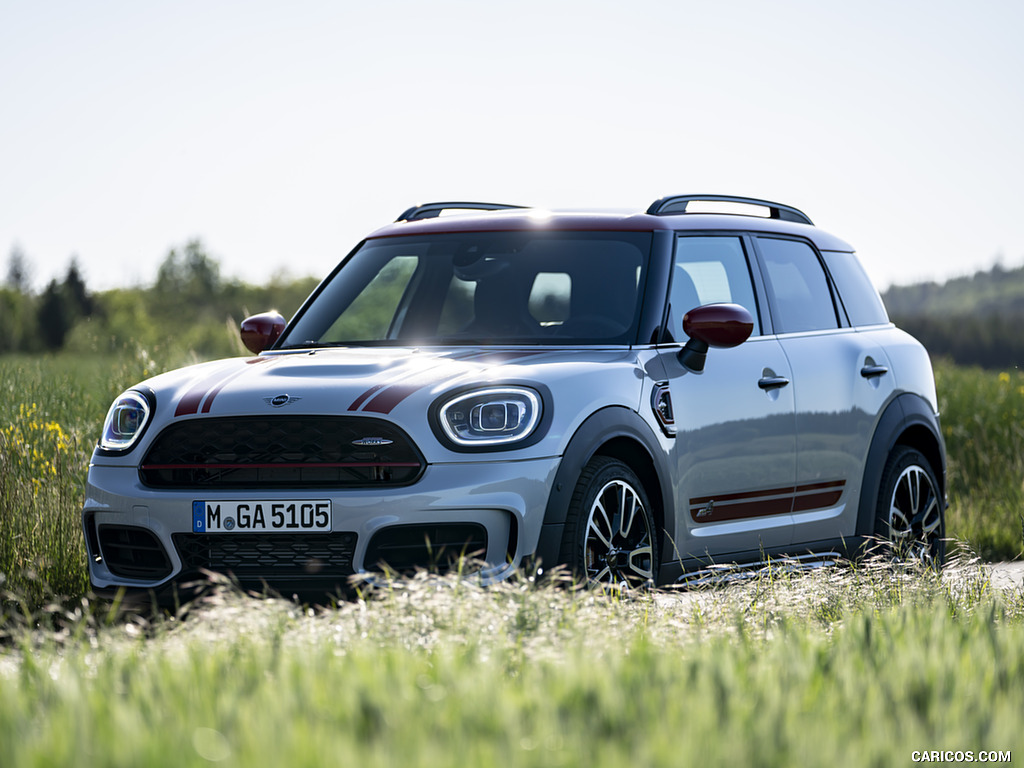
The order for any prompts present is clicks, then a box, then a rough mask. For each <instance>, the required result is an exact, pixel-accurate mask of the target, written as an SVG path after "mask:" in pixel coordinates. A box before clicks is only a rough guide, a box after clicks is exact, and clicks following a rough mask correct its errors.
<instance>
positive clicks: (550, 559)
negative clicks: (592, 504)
mask: <svg viewBox="0 0 1024 768" xmlns="http://www.w3.org/2000/svg"><path fill="white" fill-rule="evenodd" d="M595 456H608V457H610V458H614V459H618V460H619V461H621V462H623V463H624V464H626V465H628V466H629V467H630V469H632V470H633V471H634V472H635V473H636V475H637V477H638V478H639V479H640V482H641V483H643V485H644V490H645V491H646V492H647V498H648V500H649V501H650V503H651V512H652V513H653V515H654V523H655V526H656V527H657V528H658V530H659V531H660V534H659V537H660V540H659V542H658V543H659V545H660V546H659V549H658V551H659V552H664V551H665V550H664V546H663V544H664V538H665V531H666V530H674V525H675V510H674V505H673V504H672V503H671V498H672V496H671V493H672V490H671V485H670V484H669V477H670V474H669V471H668V461H667V457H666V455H665V452H664V451H663V450H662V449H661V448H660V446H659V444H658V438H657V436H656V435H655V434H654V431H653V430H652V429H651V427H650V426H649V425H648V424H647V422H645V421H644V420H643V419H642V418H641V417H640V416H639V414H637V413H636V412H635V411H633V410H630V409H629V408H625V407H623V406H609V407H607V408H602V409H601V410H599V411H596V412H595V413H593V414H592V415H591V416H589V417H588V418H587V419H586V420H585V421H584V422H583V424H582V425H580V427H579V429H577V430H576V433H575V434H574V435H573V436H572V439H570V441H569V444H568V445H567V447H566V450H565V453H564V454H563V456H562V461H561V463H560V464H559V466H558V471H557V472H556V474H555V482H554V484H553V486H552V489H551V495H550V496H549V497H548V503H547V507H546V508H545V510H544V524H543V526H542V528H541V535H540V540H539V542H538V545H537V551H536V556H537V558H538V559H539V560H540V561H541V562H542V563H548V564H549V565H550V564H556V563H558V553H559V549H560V548H561V542H562V531H563V528H564V526H565V519H566V514H567V513H568V511H569V503H570V502H571V500H572V496H573V492H574V491H575V489H576V483H577V482H578V480H579V476H580V473H581V472H582V471H583V468H584V467H585V466H586V465H587V464H588V463H589V462H590V460H591V459H593V458H594V457H595ZM670 526H673V527H670Z"/></svg>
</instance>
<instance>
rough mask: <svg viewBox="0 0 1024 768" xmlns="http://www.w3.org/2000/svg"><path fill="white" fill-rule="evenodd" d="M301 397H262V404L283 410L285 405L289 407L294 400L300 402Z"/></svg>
mask: <svg viewBox="0 0 1024 768" xmlns="http://www.w3.org/2000/svg"><path fill="white" fill-rule="evenodd" d="M301 399H302V398H301V397H293V396H291V395H277V396H275V397H264V398H263V402H265V403H266V404H267V405H272V406H273V407H274V408H283V407H284V406H286V405H291V404H292V403H294V402H295V401H296V400H301Z"/></svg>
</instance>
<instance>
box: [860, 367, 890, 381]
mask: <svg viewBox="0 0 1024 768" xmlns="http://www.w3.org/2000/svg"><path fill="white" fill-rule="evenodd" d="M888 372H889V369H888V368H887V367H886V366H884V365H865V366H864V367H863V368H861V369H860V375H861V376H863V377H864V378H865V379H873V378H875V377H876V376H885V374H887V373H888Z"/></svg>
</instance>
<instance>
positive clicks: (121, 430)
mask: <svg viewBox="0 0 1024 768" xmlns="http://www.w3.org/2000/svg"><path fill="white" fill-rule="evenodd" d="M151 414H152V407H151V406H150V403H149V399H148V398H147V397H146V396H145V395H144V394H142V393H141V392H137V391H135V390H129V391H127V392H125V393H124V394H123V395H121V396H120V397H118V398H117V400H115V401H114V404H113V405H112V406H110V410H109V411H107V418H106V420H104V422H103V435H102V437H100V448H102V449H103V450H105V451H127V450H128V449H129V448H131V447H132V446H133V445H134V444H135V441H136V440H138V439H139V436H140V435H141V434H142V432H143V430H145V428H146V425H147V424H149V417H150V415H151Z"/></svg>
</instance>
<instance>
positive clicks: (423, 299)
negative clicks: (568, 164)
mask: <svg viewBox="0 0 1024 768" xmlns="http://www.w3.org/2000/svg"><path fill="white" fill-rule="evenodd" d="M442 213H444V214H445V215H443V216H442V215H440V214H442ZM450 214H454V215H450ZM241 334H242V339H243V341H244V342H245V344H246V346H247V347H248V348H249V349H251V350H252V351H253V352H254V353H255V356H254V357H249V358H239V359H230V360H221V361H217V362H209V363H203V364H200V365H195V366H192V367H189V368H185V369H182V370H178V371H174V372H171V373H166V374H163V375H160V376H157V377H155V378H152V379H150V380H148V381H145V382H142V383H140V384H138V385H137V386H134V387H132V388H131V389H129V390H128V391H126V392H124V394H122V395H121V396H120V397H118V398H117V400H116V401H115V402H114V403H113V405H112V406H111V408H110V411H109V413H108V414H107V417H106V421H105V423H104V425H103V431H102V435H101V437H100V440H99V444H98V446H97V447H96V449H95V452H94V454H93V458H92V462H91V465H90V470H89V477H88V486H87V493H86V500H85V506H84V510H83V518H82V522H83V528H84V533H85V541H86V545H87V549H88V555H89V575H90V578H91V581H92V584H93V587H94V588H95V590H96V591H97V592H98V593H99V594H112V593H114V592H115V591H117V590H118V589H120V588H125V589H128V590H129V591H139V592H142V593H150V592H152V593H155V594H157V595H166V594H168V593H169V592H170V591H173V589H174V588H175V586H176V585H181V584H184V583H187V582H190V581H195V580H196V579H197V578H198V577H200V575H201V574H205V573H210V572H215V573H222V574H226V575H229V576H230V577H232V578H234V579H237V580H238V581H239V582H240V583H241V584H243V585H246V586H254V587H256V588H261V587H266V588H269V589H272V590H275V591H277V592H279V593H282V594H296V593H305V592H309V591H325V590H326V591H328V592H329V591H332V590H335V589H338V588H341V587H344V586H345V585H346V584H347V583H348V582H349V580H350V579H351V578H352V577H360V576H361V575H364V574H372V573H374V572H377V571H379V570H382V569H390V570H392V571H396V572H409V571H411V570H415V569H418V568H425V569H430V568H437V569H445V568H450V567H452V566H453V563H456V562H459V563H460V565H459V567H463V565H462V564H463V563H464V562H465V560H463V559H462V558H464V557H465V558H471V559H472V560H473V562H475V563H476V566H475V567H476V569H477V570H476V571H475V573H476V574H477V576H478V577H479V578H481V579H482V580H484V581H485V582H493V581H496V580H500V579H504V578H506V577H508V576H509V575H511V574H513V573H514V572H516V570H517V569H519V568H520V567H521V565H523V564H524V563H533V564H536V563H541V564H542V565H543V566H545V567H551V566H554V565H564V566H566V567H567V568H569V569H571V570H572V572H574V573H576V574H577V575H578V576H579V577H580V578H581V579H585V580H589V581H593V582H605V583H608V584H615V585H634V584H648V583H654V584H664V583H673V582H676V581H678V580H680V579H682V578H686V575H687V574H692V573H694V572H699V571H700V570H701V569H704V568H706V567H707V566H708V565H709V564H712V563H741V564H742V563H756V562H760V561H763V560H764V559H765V558H770V557H775V556H780V555H788V556H792V557H796V558H800V557H805V558H817V557H821V556H833V557H834V556H835V555H837V554H839V555H856V554H857V553H858V552H860V551H862V550H863V548H864V547H866V546H868V545H869V544H871V543H873V542H878V541H882V542H887V543H888V545H889V546H891V547H892V548H893V549H894V550H896V551H899V552H901V553H903V555H900V556H907V557H915V558H922V559H929V560H932V561H940V560H941V559H942V557H943V554H944V551H943V549H944V544H943V536H944V512H945V485H946V471H945V465H946V459H945V447H944V444H943V440H942V433H941V431H940V429H939V417H938V413H937V403H936V396H935V385H934V381H933V377H932V370H931V365H930V362H929V359H928V355H927V353H926V352H925V350H924V349H923V348H922V346H921V345H920V344H919V343H918V342H916V341H915V340H914V339H913V338H911V337H910V336H908V335H907V334H906V333H904V332H902V331H900V330H898V329H897V328H896V327H894V326H893V325H892V324H891V323H890V322H889V319H888V316H887V315H886V312H885V308H884V307H883V305H882V302H881V300H880V298H879V295H878V293H877V291H876V290H875V289H874V287H873V286H872V285H871V283H870V281H869V279H868V278H867V276H866V274H865V272H864V271H863V269H862V267H861V266H860V264H859V263H858V261H857V259H856V257H855V255H854V253H853V249H852V248H851V247H850V246H849V245H847V244H846V243H845V242H844V241H842V240H840V239H838V238H836V237H834V236H832V235H830V234H827V233H825V232H823V231H821V230H820V229H817V228H816V227H815V226H813V224H812V222H811V220H810V219H809V218H808V217H807V216H806V215H805V214H804V213H802V212H801V211H800V210H798V209H796V208H793V207H791V206H787V205H781V204H778V203H773V202H768V201H764V200H754V199H749V198H737V197H728V196H720V195H687V196H674V197H667V198H663V199H660V200H657V201H656V202H654V203H653V204H652V205H651V206H650V207H649V208H648V209H647V210H646V211H643V212H638V211H632V212H621V213H608V212H586V211H584V212H579V211H577V212H549V211H540V210H534V209H529V208H522V207H518V206H509V205H496V204H487V203H467V202H447V203H431V204H427V205H420V206H416V207H414V208H411V209H409V210H408V211H405V212H404V213H402V215H401V216H400V217H399V218H398V220H397V221H396V222H394V223H393V224H390V225H388V226H385V227H384V228H382V229H379V230H377V231H376V232H374V233H373V234H371V235H370V236H369V237H367V238H366V239H365V240H364V241H363V242H361V243H360V244H359V245H358V246H357V247H356V248H355V249H354V250H353V251H352V252H351V253H349V255H348V256H347V257H345V258H344V259H343V260H342V261H341V263H340V264H339V265H338V267H337V268H336V269H335V270H334V271H333V272H332V273H331V274H330V275H329V276H328V277H327V278H326V279H325V280H324V281H323V282H322V283H321V284H320V285H319V286H318V287H317V288H316V290H315V291H314V292H313V294H312V295H311V296H310V297H309V299H308V300H307V301H306V302H305V303H304V304H303V306H302V307H301V308H300V309H299V311H298V312H297V314H296V315H295V317H293V318H292V319H291V321H290V322H287V323H286V322H285V320H284V318H282V317H281V316H280V315H278V314H277V313H274V312H268V313H264V314H262V315H256V316H254V317H250V318H248V319H247V320H245V321H244V322H243V323H242V328H241Z"/></svg>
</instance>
